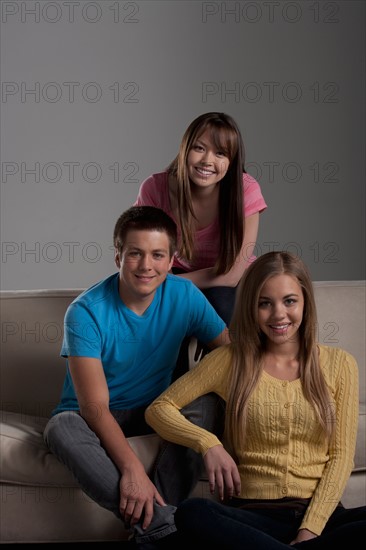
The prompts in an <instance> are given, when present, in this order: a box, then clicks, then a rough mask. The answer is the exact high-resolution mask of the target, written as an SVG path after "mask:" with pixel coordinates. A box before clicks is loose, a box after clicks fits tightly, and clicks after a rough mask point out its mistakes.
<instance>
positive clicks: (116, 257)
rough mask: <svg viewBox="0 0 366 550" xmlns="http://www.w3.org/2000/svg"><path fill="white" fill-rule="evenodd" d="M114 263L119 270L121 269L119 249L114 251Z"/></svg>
mask: <svg viewBox="0 0 366 550" xmlns="http://www.w3.org/2000/svg"><path fill="white" fill-rule="evenodd" d="M114 263H115V264H116V266H117V267H118V269H119V268H120V267H121V259H120V256H119V252H118V250H117V248H115V249H114Z"/></svg>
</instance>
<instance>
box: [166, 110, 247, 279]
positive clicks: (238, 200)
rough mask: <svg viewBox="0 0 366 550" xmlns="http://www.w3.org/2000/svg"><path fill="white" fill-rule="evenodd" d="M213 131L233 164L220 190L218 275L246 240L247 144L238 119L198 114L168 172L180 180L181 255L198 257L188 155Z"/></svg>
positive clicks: (229, 263) (216, 268)
mask: <svg viewBox="0 0 366 550" xmlns="http://www.w3.org/2000/svg"><path fill="white" fill-rule="evenodd" d="M206 130H209V131H210V133H211V138H212V140H213V142H214V144H215V146H216V147H217V148H218V149H220V150H221V151H224V152H225V154H226V155H227V156H228V158H229V161H230V164H229V168H228V171H227V173H226V175H225V176H224V178H223V179H222V180H221V181H220V184H219V185H220V191H219V227H220V245H219V256H218V258H217V261H216V263H215V266H214V271H215V274H217V275H220V274H224V273H227V272H228V271H230V269H231V268H232V266H233V265H234V262H235V260H236V258H237V256H238V254H239V252H240V249H241V247H242V244H243V239H244V214H243V204H244V200H243V173H244V172H245V170H244V145H243V140H242V137H241V133H240V130H239V127H238V125H237V124H236V122H235V121H234V120H233V119H232V118H231V117H230V116H229V115H227V114H225V113H216V112H214V113H205V114H203V115H200V116H199V117H197V118H196V119H195V120H193V122H191V124H190V125H189V126H188V128H187V130H186V131H185V133H184V135H183V138H182V141H181V144H180V148H179V153H178V155H177V156H176V158H175V159H174V160H173V161H172V162H171V163H170V165H169V166H168V173H169V174H170V175H172V176H173V177H174V179H175V180H176V181H177V204H178V218H179V226H180V231H181V243H180V247H179V250H178V253H179V255H180V256H182V257H184V258H186V259H187V260H189V261H190V260H192V258H193V257H194V245H195V234H194V229H193V228H194V221H195V216H194V212H193V206H192V196H191V184H190V180H189V176H188V170H187V157H188V154H189V152H190V150H191V149H192V147H193V145H194V143H195V142H196V140H197V139H198V138H199V137H200V136H201V135H202V134H203V133H204V132H205V131H206Z"/></svg>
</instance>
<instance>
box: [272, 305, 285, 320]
mask: <svg viewBox="0 0 366 550" xmlns="http://www.w3.org/2000/svg"><path fill="white" fill-rule="evenodd" d="M272 315H273V318H274V319H276V320H279V319H283V318H284V317H285V315H286V313H285V306H284V305H283V304H282V302H281V303H275V304H274V306H273V310H272Z"/></svg>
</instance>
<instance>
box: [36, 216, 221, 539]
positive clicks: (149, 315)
mask: <svg viewBox="0 0 366 550" xmlns="http://www.w3.org/2000/svg"><path fill="white" fill-rule="evenodd" d="M113 241H114V248H115V263H116V266H117V269H118V273H115V274H113V275H111V276H109V277H107V278H106V279H104V280H102V281H100V282H99V283H97V284H95V285H94V286H92V287H90V288H89V289H88V290H86V291H84V292H83V293H82V294H81V295H79V296H78V297H77V298H76V299H75V300H74V301H73V302H72V304H71V305H70V306H69V308H68V310H67V312H66V315H65V325H64V341H63V345H62V349H61V355H62V356H63V357H65V358H67V373H66V377H65V381H64V386H63V390H62V395H61V400H60V402H59V404H58V405H57V407H56V409H55V410H54V411H53V415H52V418H51V419H50V421H49V422H48V424H47V426H46V429H45V433H44V438H45V441H46V443H47V445H48V446H49V448H50V450H51V451H52V452H53V453H54V454H55V455H56V456H57V457H58V459H59V460H60V461H61V462H63V463H64V464H65V465H66V466H67V467H68V468H69V469H70V470H71V472H72V473H73V475H74V476H75V478H76V479H77V481H78V483H79V484H80V486H81V487H82V489H83V490H84V492H85V493H86V494H88V495H89V496H90V497H91V498H92V499H93V500H95V501H96V502H98V503H99V504H100V505H101V506H103V507H105V508H107V509H109V510H111V511H112V512H114V514H115V515H116V516H117V517H119V518H120V519H121V520H122V521H124V523H125V525H126V526H127V527H130V528H131V530H132V532H133V533H134V535H135V540H136V542H137V543H138V544H139V545H140V546H139V547H140V548H143V547H144V544H147V546H145V547H149V546H148V545H149V543H150V542H152V543H153V542H154V541H157V540H158V539H159V540H160V539H161V538H163V537H165V536H166V535H168V534H170V533H173V532H174V531H175V529H176V528H175V525H174V511H175V506H174V505H175V504H177V503H178V502H179V501H181V500H183V498H185V497H187V496H188V493H189V492H190V490H191V489H192V487H193V486H194V484H195V483H196V481H197V478H198V475H199V472H200V470H201V465H202V458H201V456H200V455H199V454H197V453H193V452H192V451H189V450H188V449H187V448H184V447H180V446H177V445H174V444H171V443H166V446H165V447H164V452H163V453H162V455H161V458H160V459H158V461H157V464H156V468H155V472H154V474H153V475H152V477H151V479H150V478H149V476H148V475H147V473H146V472H145V469H144V466H143V465H142V463H141V462H140V460H139V458H138V457H137V456H136V454H135V453H134V451H133V450H132V448H131V447H130V446H129V443H128V440H127V438H128V437H130V436H134V435H142V434H146V433H151V428H149V427H148V425H147V424H146V422H145V419H144V412H145V409H146V407H147V406H148V405H149V404H150V403H151V402H152V401H153V400H154V399H155V398H156V397H157V396H158V395H160V394H161V393H162V392H163V391H164V390H165V389H166V388H167V387H168V386H169V384H170V382H171V378H172V374H173V370H174V368H175V364H176V361H177V358H178V353H179V349H180V346H181V343H182V341H183V340H184V338H185V337H187V336H195V337H196V338H197V340H199V341H200V342H203V343H205V344H206V345H207V346H208V347H209V348H211V349H213V348H215V347H217V346H220V345H223V344H226V343H228V342H229V335H228V330H227V328H226V327H225V324H224V322H223V320H222V319H221V318H220V317H219V316H218V315H217V313H216V312H215V310H214V309H213V307H212V306H211V305H210V303H209V302H208V300H206V298H205V297H204V295H203V293H202V292H201V291H200V290H199V289H198V288H197V287H196V286H195V285H194V284H193V283H192V282H190V281H188V280H186V279H183V278H181V277H177V276H175V275H172V274H170V273H169V271H170V269H171V267H172V263H173V255H174V252H175V250H176V243H177V229H176V225H175V223H174V221H173V220H172V219H171V218H170V217H169V216H168V215H167V214H166V213H164V212H163V211H162V210H160V209H159V208H155V207H152V206H134V207H131V208H129V209H128V210H127V211H126V212H124V213H123V214H122V215H121V216H120V217H119V219H118V220H117V223H116V225H115V228H114V235H113ZM216 405H217V401H215V398H214V396H213V395H211V396H205V397H204V398H200V400H197V401H196V402H195V403H194V404H193V405H190V406H189V407H187V409H186V411H185V414H186V416H187V417H188V418H191V419H192V421H194V422H195V423H196V424H199V425H201V426H203V427H206V428H207V429H209V430H212V429H213V425H212V424H213V423H214V422H215V414H216V412H217V408H216ZM166 503H168V504H166Z"/></svg>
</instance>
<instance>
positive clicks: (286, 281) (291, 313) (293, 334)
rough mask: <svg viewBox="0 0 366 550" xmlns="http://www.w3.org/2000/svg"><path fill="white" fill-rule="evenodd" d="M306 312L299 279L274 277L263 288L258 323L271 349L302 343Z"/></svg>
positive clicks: (282, 276) (259, 303) (284, 275)
mask: <svg viewBox="0 0 366 550" xmlns="http://www.w3.org/2000/svg"><path fill="white" fill-rule="evenodd" d="M303 312H304V295H303V291H302V288H301V286H300V284H299V283H298V281H297V279H296V277H293V276H291V275H286V274H281V275H275V276H273V277H271V278H270V279H268V281H267V282H266V283H265V284H264V285H263V288H262V290H261V292H260V295H259V300H258V322H259V327H260V329H261V331H262V332H263V333H264V334H265V335H266V336H267V338H268V344H269V345H270V346H271V345H274V346H277V345H283V344H288V343H297V342H298V341H299V332H298V331H299V327H300V325H301V322H302V318H303Z"/></svg>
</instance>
